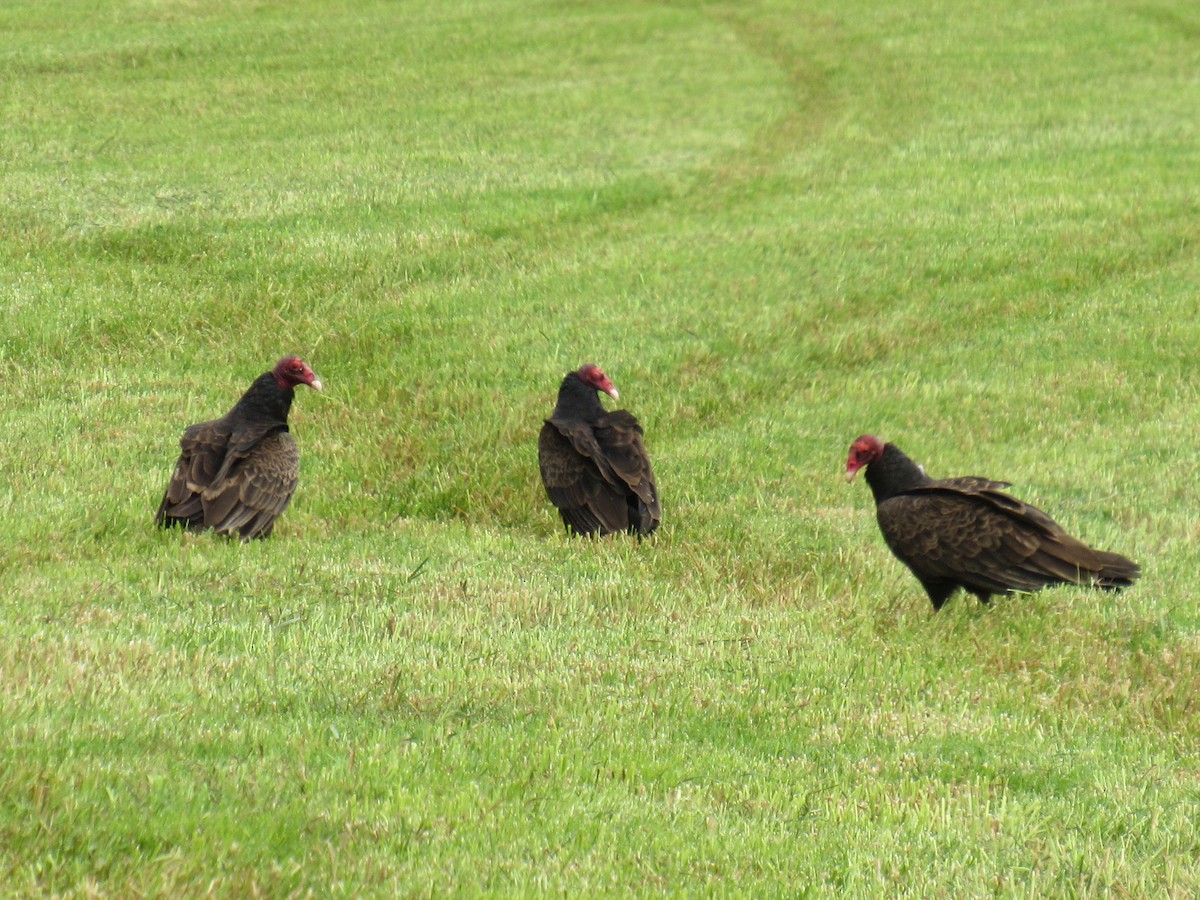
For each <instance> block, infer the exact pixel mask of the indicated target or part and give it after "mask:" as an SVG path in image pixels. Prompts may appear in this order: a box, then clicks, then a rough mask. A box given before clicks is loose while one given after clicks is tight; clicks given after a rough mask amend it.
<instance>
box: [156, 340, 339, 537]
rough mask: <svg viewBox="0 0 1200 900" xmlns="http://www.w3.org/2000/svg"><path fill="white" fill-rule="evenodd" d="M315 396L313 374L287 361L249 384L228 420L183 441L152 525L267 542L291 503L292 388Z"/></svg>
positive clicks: (296, 466) (295, 470)
mask: <svg viewBox="0 0 1200 900" xmlns="http://www.w3.org/2000/svg"><path fill="white" fill-rule="evenodd" d="M298 384H307V385H308V386H309V387H311V388H313V389H315V390H318V391H319V390H321V382H320V380H319V379H318V378H317V376H316V375H314V374H313V370H312V369H310V368H309V367H308V365H307V364H305V362H304V361H303V360H301V359H300V358H299V357H296V356H285V357H284V358H283V359H281V360H280V361H279V363H278V364H277V365H276V366H275V368H274V369H272V370H271V371H270V372H264V373H263V374H261V375H259V376H258V377H257V378H256V379H254V383H253V384H251V385H250V388H249V390H247V391H246V393H244V394H242V399H240V400H239V401H238V402H237V404H236V405H235V406H234V407H233V409H231V410H230V411H229V412H228V413H226V414H225V415H224V416H222V417H221V418H219V419H214V420H213V421H211V422H201V423H200V424H199V425H193V426H191V427H190V428H188V429H187V430H186V431H184V433H183V437H182V438H180V441H179V446H180V447H181V448H182V449H183V452H182V453H181V454H180V455H179V462H177V463H176V464H175V474H174V475H172V476H171V482H170V484H168V485H167V490H166V493H164V494H163V499H162V503H161V504H160V505H159V507H158V513H157V514H156V515H155V517H154V521H155V523H157V524H158V525H160V526H162V527H170V526H172V525H183V526H184V527H185V528H187V529H188V530H189V531H203V530H204V529H206V528H211V529H213V530H214V531H216V532H217V533H218V534H237V535H239V536H240V537H241V538H242V540H249V539H250V538H265V537H267V536H269V535H270V534H271V529H272V528H274V527H275V520H276V519H277V518H278V517H279V514H280V513H281V512H283V511H284V510H285V509H286V508H287V505H288V502H289V501H290V500H291V499H292V492H293V491H294V490H295V489H296V476H297V475H298V474H299V471H300V451H299V450H298V449H296V442H295V440H293V439H292V436H291V434H290V433H289V432H288V424H287V417H288V410H289V409H291V406H292V396H293V394H294V388H295V386H296V385H298Z"/></svg>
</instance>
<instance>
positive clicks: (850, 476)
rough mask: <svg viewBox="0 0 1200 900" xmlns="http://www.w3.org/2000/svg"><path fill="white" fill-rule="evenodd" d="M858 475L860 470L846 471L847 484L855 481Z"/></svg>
mask: <svg viewBox="0 0 1200 900" xmlns="http://www.w3.org/2000/svg"><path fill="white" fill-rule="evenodd" d="M857 474H858V469H848V470H847V471H846V484H849V483H850V482H852V481H853V480H854V476H855V475H857Z"/></svg>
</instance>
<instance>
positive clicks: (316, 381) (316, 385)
mask: <svg viewBox="0 0 1200 900" xmlns="http://www.w3.org/2000/svg"><path fill="white" fill-rule="evenodd" d="M309 387H310V388H312V389H313V390H314V391H319V390H320V389H321V379H320V378H314V379H313V380H312V384H310V385H309Z"/></svg>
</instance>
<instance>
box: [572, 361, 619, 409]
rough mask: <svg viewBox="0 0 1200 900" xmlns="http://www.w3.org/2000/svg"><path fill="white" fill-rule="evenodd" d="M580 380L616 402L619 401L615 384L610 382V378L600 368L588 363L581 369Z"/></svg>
mask: <svg viewBox="0 0 1200 900" xmlns="http://www.w3.org/2000/svg"><path fill="white" fill-rule="evenodd" d="M576 374H578V375H579V380H580V381H582V382H583V383H584V384H586V385H588V386H589V387H594V388H595V389H596V390H598V391H604V393H606V394H608V396H610V397H612V398H613V399H614V400H616V399H617V389H616V388H615V387H613V383H612V382H611V381H609V380H608V376H607V375H605V374H604V373H603V372H601V371H600V367H599V366H597V365H593V364H592V363H587V364H585V365H582V366H580V367H579V372H578V373H576Z"/></svg>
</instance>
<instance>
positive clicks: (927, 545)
mask: <svg viewBox="0 0 1200 900" xmlns="http://www.w3.org/2000/svg"><path fill="white" fill-rule="evenodd" d="M864 467H865V468H866V479H867V484H868V485H870V486H871V492H872V493H873V494H874V495H875V512H876V516H877V518H878V519H879V530H880V531H882V532H883V539H884V540H885V541H887V545H888V547H890V548H891V550H892V552H893V553H894V554H896V558H897V559H899V560H900V561H901V562H902V563H904V564H905V565H906V566H908V568H909V569H911V570H912V573H913V574H914V575H916V576H917V580H918V581H920V582H921V584H922V586H923V587H924V588H925V592H926V593H927V594H928V595H929V599H930V600H931V601H933V608H934V609H935V610H937V609H941V607H942V604H943V603H945V602H946V600H947V598H949V597H950V595H951V594H953V593H954V592H955V591H956V590H957V589H958V588H960V587H961V588H963V589H964V590H966V591H969V592H970V593H972V594H974V595H975V596H976V597H978V598H979V599H980V600H981V601H982V602H984V603H987V602H988V600H989V598H990V597H991V595H992V594H1006V593H1010V592H1012V591H1036V590H1038V589H1039V588H1043V587H1045V586H1047V585H1050V584H1079V585H1084V586H1086V587H1096V588H1102V589H1105V590H1119V589H1121V588H1123V587H1128V586H1129V585H1131V584H1133V582H1134V579H1136V578H1137V577H1138V574H1139V572H1140V568H1139V567H1138V565H1137V563H1134V562H1132V561H1130V560H1128V559H1126V558H1125V557H1124V556H1121V555H1120V554H1117V553H1109V552H1107V551H1104V550H1095V549H1093V548H1091V547H1089V546H1087V545H1086V544H1084V543H1083V542H1081V541H1078V540H1076V539H1075V538H1073V537H1071V536H1070V535H1069V534H1067V533H1066V532H1065V531H1063V530H1062V528H1061V527H1060V526H1059V525H1058V523H1056V522H1055V521H1054V520H1053V519H1051V518H1050V517H1049V516H1048V515H1046V514H1045V513H1044V512H1042V511H1041V510H1040V509H1035V508H1034V507H1032V506H1029V505H1028V504H1026V503H1022V502H1021V501H1020V500H1017V499H1016V498H1015V497H1012V496H1010V495H1009V494H1006V493H1004V492H1003V489H1004V488H1006V487H1008V486H1009V485H1008V483H1007V482H1004V481H990V480H988V479H986V478H977V477H974V476H968V477H964V478H946V479H943V480H941V481H935V480H933V479H932V478H930V477H929V476H927V475H926V474H925V471H924V470H923V469H922V468H921V467H920V466H918V465H917V464H916V463H914V462H913V461H912V460H911V459H909V458H908V457H907V456H905V455H904V454H903V453H902V452H901V451H900V449H899V448H897V447H896V446H895V445H894V444H885V443H883V442H882V441H880V440H879V438H876V437H872V436H871V435H864V436H862V437H860V438H859V439H858V440H856V441H855V442H854V443H853V444H851V445H850V456H849V459H847V461H846V480H847V481H851V480H853V479H854V476H855V474H856V473H857V472H858V470H859V469H862V468H864Z"/></svg>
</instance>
